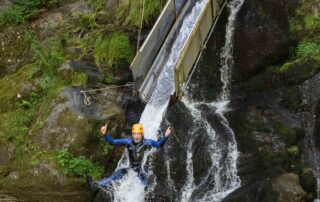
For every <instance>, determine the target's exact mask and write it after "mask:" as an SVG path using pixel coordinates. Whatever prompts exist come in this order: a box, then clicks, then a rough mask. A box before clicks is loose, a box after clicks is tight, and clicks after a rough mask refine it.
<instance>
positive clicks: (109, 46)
mask: <svg viewBox="0 0 320 202" xmlns="http://www.w3.org/2000/svg"><path fill="white" fill-rule="evenodd" d="M94 57H95V60H96V63H97V65H100V64H101V62H106V63H107V64H108V65H109V66H112V65H113V64H116V63H117V62H119V61H120V60H125V61H127V62H130V61H131V60H132V59H133V48H132V47H131V44H130V40H129V38H128V36H127V35H125V34H124V33H121V32H115V33H113V34H112V35H111V36H107V37H100V38H99V39H98V40H97V41H96V45H95V48H94Z"/></svg>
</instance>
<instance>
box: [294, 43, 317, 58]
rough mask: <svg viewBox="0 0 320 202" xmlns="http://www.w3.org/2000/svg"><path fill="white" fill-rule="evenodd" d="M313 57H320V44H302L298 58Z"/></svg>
mask: <svg viewBox="0 0 320 202" xmlns="http://www.w3.org/2000/svg"><path fill="white" fill-rule="evenodd" d="M312 55H320V43H319V44H317V43H315V42H301V43H299V45H298V48H297V56H298V57H304V56H312Z"/></svg>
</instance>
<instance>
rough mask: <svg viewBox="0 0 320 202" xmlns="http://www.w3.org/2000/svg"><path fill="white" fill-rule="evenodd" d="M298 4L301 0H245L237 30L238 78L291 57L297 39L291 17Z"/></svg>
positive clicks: (235, 70)
mask: <svg viewBox="0 0 320 202" xmlns="http://www.w3.org/2000/svg"><path fill="white" fill-rule="evenodd" d="M297 3H298V0H289V1H287V0H263V1H259V2H256V1H252V0H247V1H246V2H245V4H244V6H243V8H242V9H241V11H240V12H239V16H238V23H237V27H236V32H235V43H234V52H235V53H236V54H235V55H234V60H235V64H236V68H235V69H234V79H235V80H242V79H244V78H246V77H247V76H249V75H250V74H255V73H257V72H259V71H261V70H262V69H264V68H266V67H267V66H268V65H274V64H278V63H279V62H283V61H285V60H286V59H287V58H288V57H289V55H290V52H291V51H293V50H294V49H293V48H294V45H295V43H296V42H295V40H294V37H293V35H292V33H291V32H290V30H289V21H288V19H289V18H290V17H291V16H293V15H294V12H295V10H294V8H295V7H296V6H297ZM279 11H281V12H279Z"/></svg>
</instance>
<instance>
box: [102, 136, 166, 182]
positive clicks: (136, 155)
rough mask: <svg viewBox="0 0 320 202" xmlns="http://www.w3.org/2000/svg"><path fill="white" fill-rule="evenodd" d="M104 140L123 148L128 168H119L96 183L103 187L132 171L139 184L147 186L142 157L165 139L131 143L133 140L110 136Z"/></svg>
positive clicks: (159, 145) (144, 139) (143, 139)
mask: <svg viewBox="0 0 320 202" xmlns="http://www.w3.org/2000/svg"><path fill="white" fill-rule="evenodd" d="M104 138H105V140H106V141H107V142H108V143H109V144H111V145H114V146H120V145H121V146H125V147H126V149H127V152H128V156H129V162H130V168H121V169H118V170H116V171H115V172H114V173H113V174H112V175H111V176H110V177H108V178H104V179H102V180H100V181H99V182H98V183H99V184H100V185H103V186H108V185H110V184H111V183H112V182H113V181H116V180H119V179H121V178H122V177H123V176H124V175H125V174H126V173H127V172H128V170H129V169H133V170H134V171H135V172H137V173H138V176H139V178H140V180H141V182H142V183H143V184H144V185H147V178H146V174H145V173H144V171H143V169H142V167H141V163H142V160H143V156H144V151H146V150H148V149H150V148H151V147H155V148H159V147H161V146H162V145H164V143H165V142H166V141H167V139H168V138H167V137H162V138H161V139H160V140H159V141H154V140H150V139H146V138H142V140H141V141H140V142H138V143H135V142H134V141H133V138H123V139H113V138H112V137H111V136H110V135H108V134H106V135H104Z"/></svg>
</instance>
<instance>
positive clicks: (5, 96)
mask: <svg viewBox="0 0 320 202" xmlns="http://www.w3.org/2000/svg"><path fill="white" fill-rule="evenodd" d="M37 69H38V67H37V66H36V65H34V64H29V65H26V66H24V67H22V68H21V69H20V70H18V71H17V72H16V73H14V74H12V75H8V76H5V77H3V78H2V79H0V112H1V113H4V112H7V111H9V110H11V109H14V108H16V107H17V106H18V101H19V99H20V98H21V99H23V98H24V97H27V96H28V95H29V93H31V92H32V91H33V90H36V89H35V87H33V86H32V84H31V83H30V80H29V79H31V78H32V76H33V74H34V73H35V72H36V71H37ZM28 85H29V86H30V87H28ZM9 89H10V90H9Z"/></svg>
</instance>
